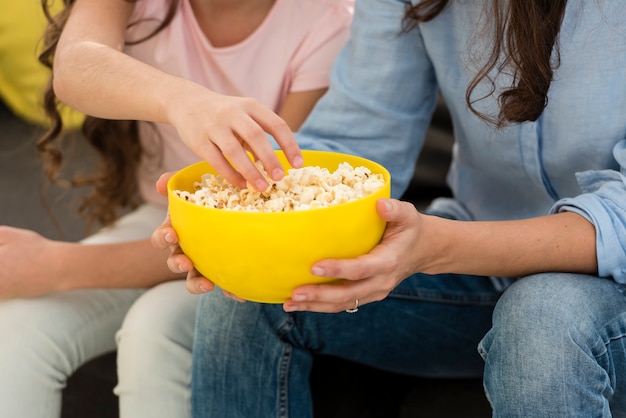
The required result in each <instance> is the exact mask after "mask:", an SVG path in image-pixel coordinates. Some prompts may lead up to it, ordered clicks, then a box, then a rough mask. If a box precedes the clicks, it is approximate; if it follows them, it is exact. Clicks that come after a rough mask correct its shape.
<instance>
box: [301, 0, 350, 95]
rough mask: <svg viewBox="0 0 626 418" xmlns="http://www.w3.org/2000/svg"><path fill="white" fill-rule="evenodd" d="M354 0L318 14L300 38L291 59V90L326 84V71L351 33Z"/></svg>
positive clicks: (345, 1) (347, 0) (312, 87)
mask: <svg viewBox="0 0 626 418" xmlns="http://www.w3.org/2000/svg"><path fill="white" fill-rule="evenodd" d="M352 13H353V1H352V0H342V1H337V5H336V6H335V7H332V8H330V9H329V11H328V12H327V13H326V14H325V15H323V16H322V17H321V18H320V21H319V23H318V24H317V25H316V30H315V31H312V33H310V34H309V35H308V36H307V37H306V39H305V40H304V41H303V42H302V44H301V46H300V48H298V51H297V52H296V54H295V56H294V59H293V60H292V63H291V66H292V80H293V81H292V83H291V90H290V91H292V92H298V91H307V90H316V89H320V88H325V87H328V73H329V72H330V68H331V66H332V64H333V62H334V60H335V57H336V56H337V54H338V53H339V51H340V50H341V48H342V47H343V46H344V45H345V43H346V42H347V41H348V38H349V36H350V23H351V22H352Z"/></svg>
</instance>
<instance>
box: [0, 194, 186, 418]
mask: <svg viewBox="0 0 626 418" xmlns="http://www.w3.org/2000/svg"><path fill="white" fill-rule="evenodd" d="M164 217H165V211H164V210H163V209H162V208H158V207H155V206H150V205H144V206H142V207H140V208H139V209H137V210H136V211H134V212H132V213H130V214H128V215H126V216H124V217H123V218H122V219H121V220H120V221H119V222H118V223H117V224H116V225H115V226H113V227H111V228H106V229H103V230H102V231H100V232H98V233H97V234H95V235H93V236H91V237H89V238H87V239H85V240H84V241H83V242H84V243H86V244H89V243H108V242H120V241H127V240H131V239H141V238H147V237H149V236H150V235H151V234H152V231H153V230H154V229H155V228H156V227H157V226H158V225H159V224H160V223H161V222H162V221H163V219H164ZM195 311H196V297H195V296H194V295H191V294H189V293H187V292H186V290H185V284H184V282H183V281H174V282H168V283H164V284H162V285H160V286H156V287H154V288H152V289H149V290H142V289H97V290H75V291H67V292H60V293H55V294H51V295H48V296H45V297H41V298H34V299H14V300H7V301H1V302H0V335H1V336H2V342H0V417H7V418H58V417H59V416H60V414H61V392H62V390H63V388H64V387H65V385H66V382H67V378H68V377H69V376H70V375H71V374H72V373H73V372H74V371H75V370H76V369H78V368H79V367H80V366H81V365H82V364H84V363H85V362H87V361H89V360H91V359H93V358H95V357H98V356H100V355H102V354H104V353H107V352H111V351H113V350H115V349H116V333H117V343H118V345H119V347H117V348H118V379H119V384H118V386H117V387H116V389H115V393H116V394H118V395H119V396H120V416H121V417H131V418H142V417H150V418H159V417H167V418H171V417H176V418H185V417H188V416H190V408H189V382H190V373H189V369H190V365H191V346H192V341H193V327H194V321H195ZM122 322H123V324H124V325H123V326H122V328H121V330H120V326H121V325H122ZM118 330H119V332H118Z"/></svg>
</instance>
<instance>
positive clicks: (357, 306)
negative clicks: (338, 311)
mask: <svg viewBox="0 0 626 418" xmlns="http://www.w3.org/2000/svg"><path fill="white" fill-rule="evenodd" d="M358 311H359V300H358V299H355V300H354V308H352V309H346V312H348V313H357V312H358Z"/></svg>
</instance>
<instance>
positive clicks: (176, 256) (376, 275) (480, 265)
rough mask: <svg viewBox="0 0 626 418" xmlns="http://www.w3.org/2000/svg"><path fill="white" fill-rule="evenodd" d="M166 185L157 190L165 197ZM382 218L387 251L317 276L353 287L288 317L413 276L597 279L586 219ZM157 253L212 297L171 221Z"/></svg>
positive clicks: (375, 294)
mask: <svg viewBox="0 0 626 418" xmlns="http://www.w3.org/2000/svg"><path fill="white" fill-rule="evenodd" d="M169 176H170V174H166V175H164V176H162V177H161V179H160V180H159V181H158V182H157V189H158V190H159V192H160V193H165V186H166V180H167V179H168V178H169ZM376 208H377V211H378V214H379V215H380V216H381V218H383V219H384V220H385V221H386V222H387V228H386V230H385V232H384V235H383V239H382V241H381V243H380V244H379V245H378V246H376V247H375V248H374V249H373V250H372V251H371V252H370V253H368V254H366V255H363V256H360V257H357V258H354V259H345V260H331V259H329V260H320V261H319V262H317V263H315V264H314V265H313V266H312V267H311V272H312V273H313V274H314V275H316V276H321V277H333V278H342V279H346V282H344V283H342V284H341V285H332V284H321V285H305V286H300V287H298V288H296V289H294V291H293V293H292V295H291V298H290V299H288V300H287V301H285V303H284V304H283V308H284V309H285V310H286V311H289V312H291V311H315V312H340V311H343V310H346V309H350V308H353V307H354V301H355V300H356V299H358V300H359V305H360V306H362V305H364V304H366V303H369V302H375V301H379V300H382V299H384V298H385V297H387V295H388V294H389V292H390V291H391V290H392V289H394V288H395V287H396V286H397V285H398V284H399V283H400V282H401V281H402V280H404V279H405V278H406V277H408V276H410V275H411V274H413V273H417V272H423V273H427V274H439V273H450V272H452V273H462V274H474V275H480V276H501V277H522V276H527V275H529V274H533V273H539V272H548V271H562V272H577V273H588V274H594V275H597V258H596V246H595V242H596V240H595V228H594V227H593V225H592V224H591V223H590V222H588V221H587V220H586V219H585V218H583V217H582V216H580V215H578V214H576V213H573V212H563V213H558V214H554V215H546V216H541V217H536V218H530V219H523V220H514V221H493V222H467V221H456V220H449V219H443V218H440V217H437V216H430V215H425V214H422V213H420V212H419V211H417V210H416V209H415V207H414V206H413V205H412V204H411V203H408V202H402V201H399V200H395V199H380V200H379V201H378V202H377V206H376ZM152 242H153V244H154V245H155V247H157V248H162V249H165V248H170V251H171V255H170V257H169V259H168V261H167V264H168V266H169V268H170V269H171V270H172V272H176V273H185V272H186V273H187V290H188V291H189V292H191V293H204V292H207V291H210V290H212V289H213V284H212V283H211V282H210V281H209V280H208V279H206V278H204V277H202V276H201V275H200V274H199V273H198V272H197V271H196V270H194V269H193V265H192V263H191V261H190V260H189V258H188V257H186V256H185V255H184V254H183V253H182V252H181V250H180V248H179V247H178V246H177V242H178V237H177V235H176V231H174V229H173V228H172V227H171V223H170V222H169V219H166V220H165V221H164V223H163V224H162V225H161V226H160V227H159V228H157V229H156V230H155V232H154V234H153V235H152Z"/></svg>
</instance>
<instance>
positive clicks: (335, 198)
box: [174, 162, 384, 212]
mask: <svg viewBox="0 0 626 418" xmlns="http://www.w3.org/2000/svg"><path fill="white" fill-rule="evenodd" d="M255 164H256V165H257V167H258V168H259V170H260V171H261V172H262V173H264V174H265V175H266V177H267V173H266V172H265V170H264V169H263V166H262V165H261V163H260V162H256V163H255ZM268 182H269V187H268V188H267V189H266V190H264V191H262V192H259V191H256V190H254V189H252V188H251V187H248V188H247V189H239V188H237V187H235V186H233V185H231V184H230V183H228V182H227V181H226V180H225V179H224V178H222V177H220V176H218V175H215V174H204V175H203V176H202V178H201V180H200V181H198V182H196V183H194V191H193V192H187V191H183V190H175V191H174V193H175V194H176V195H177V196H179V197H180V198H182V199H185V200H187V201H190V202H193V203H195V204H197V205H200V206H207V207H210V208H216V209H228V210H234V211H241V212H289V211H296V210H306V209H314V208H323V207H327V206H333V205H338V204H340V203H346V202H350V201H353V200H356V199H359V198H362V197H365V196H368V195H370V194H372V193H374V192H375V191H376V190H378V189H380V188H381V187H382V186H383V185H384V178H383V176H382V175H381V174H374V173H372V172H371V171H370V170H369V169H368V168H367V167H356V168H353V167H352V166H351V165H350V164H349V163H347V162H344V163H341V164H339V167H338V168H337V170H336V171H334V172H333V173H331V172H330V171H329V170H328V169H326V168H320V167H318V166H309V167H302V168H292V169H289V170H288V171H287V174H286V175H285V176H284V177H283V178H282V179H281V180H279V181H273V180H272V179H270V178H269V177H268ZM248 186H250V185H248Z"/></svg>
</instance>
